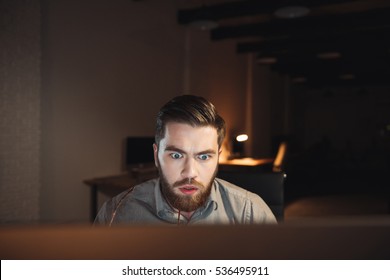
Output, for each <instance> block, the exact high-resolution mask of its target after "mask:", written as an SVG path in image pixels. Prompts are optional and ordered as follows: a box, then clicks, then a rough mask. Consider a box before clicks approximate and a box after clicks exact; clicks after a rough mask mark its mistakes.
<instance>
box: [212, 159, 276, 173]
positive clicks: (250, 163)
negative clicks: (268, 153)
mask: <svg viewBox="0 0 390 280" xmlns="http://www.w3.org/2000/svg"><path fill="white" fill-rule="evenodd" d="M273 162H274V159H273V158H260V159H255V158H237V159H230V160H225V161H220V162H219V170H221V171H248V172H264V171H271V170H272V165H273Z"/></svg>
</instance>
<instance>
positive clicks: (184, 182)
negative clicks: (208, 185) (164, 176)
mask: <svg viewBox="0 0 390 280" xmlns="http://www.w3.org/2000/svg"><path fill="white" fill-rule="evenodd" d="M190 180H191V183H190V184H191V185H193V186H195V187H198V188H204V185H203V184H202V183H200V182H198V181H196V180H194V179H189V178H184V179H183V180H180V181H177V182H175V183H174V184H173V187H181V186H184V185H188V182H189V181H190Z"/></svg>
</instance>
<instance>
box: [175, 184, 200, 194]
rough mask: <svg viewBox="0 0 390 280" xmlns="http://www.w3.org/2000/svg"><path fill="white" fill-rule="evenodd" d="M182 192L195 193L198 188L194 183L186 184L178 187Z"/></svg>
mask: <svg viewBox="0 0 390 280" xmlns="http://www.w3.org/2000/svg"><path fill="white" fill-rule="evenodd" d="M178 189H179V190H180V192H181V193H183V194H186V195H191V194H194V193H196V192H197V191H198V188H197V187H195V186H192V185H185V186H181V187H179V188H178Z"/></svg>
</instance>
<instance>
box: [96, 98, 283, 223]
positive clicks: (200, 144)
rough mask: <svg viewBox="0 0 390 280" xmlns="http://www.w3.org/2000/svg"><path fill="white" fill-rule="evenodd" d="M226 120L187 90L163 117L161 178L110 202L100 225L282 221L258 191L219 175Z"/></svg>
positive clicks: (158, 152) (157, 148)
mask: <svg viewBox="0 0 390 280" xmlns="http://www.w3.org/2000/svg"><path fill="white" fill-rule="evenodd" d="M225 133H226V128H225V121H224V120H223V119H222V117H221V116H219V115H218V113H217V111H216V109H215V107H214V105H213V104H211V103H210V102H208V101H207V100H205V99H204V98H202V97H198V96H192V95H183V96H178V97H175V98H173V99H172V100H171V101H169V102H168V103H167V104H165V105H164V106H163V107H162V108H161V110H160V112H159V114H158V116H157V124H156V135H155V144H154V145H153V149H154V159H155V165H156V167H157V168H158V171H159V175H160V176H159V178H158V179H154V180H150V181H147V182H145V183H142V184H140V185H137V186H135V187H134V188H131V189H129V190H128V191H126V192H123V193H121V194H119V195H118V196H116V197H114V198H113V199H112V200H110V201H108V202H106V203H105V204H104V205H103V207H102V209H101V210H100V211H99V213H98V215H97V217H96V220H95V223H96V224H108V225H112V224H135V223H137V224H141V223H142V224H150V223H153V224H167V223H168V224H188V225H192V224H193V225H196V224H262V223H276V219H275V217H274V215H273V214H272V212H271V210H270V209H269V207H268V206H267V205H266V204H265V202H264V201H263V200H262V199H261V198H260V197H259V196H258V195H256V194H253V193H251V192H248V191H246V190H244V189H242V188H239V187H237V186H235V185H233V184H231V183H228V182H226V181H223V180H221V179H217V178H216V175H217V171H218V158H219V155H220V153H221V151H222V148H221V147H222V142H223V140H224V137H225Z"/></svg>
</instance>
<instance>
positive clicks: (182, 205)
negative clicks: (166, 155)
mask: <svg viewBox="0 0 390 280" xmlns="http://www.w3.org/2000/svg"><path fill="white" fill-rule="evenodd" d="M157 168H158V172H159V174H160V183H161V192H162V193H163V195H164V197H165V199H166V200H167V202H168V203H169V205H171V206H172V207H173V208H175V209H177V210H180V211H184V212H192V211H195V210H196V209H198V208H199V207H201V206H202V205H204V204H205V202H206V200H207V198H208V197H209V196H210V193H211V187H212V185H213V182H214V179H215V177H216V176H217V172H218V165H217V166H216V167H215V170H214V173H213V175H212V176H211V179H210V181H209V182H208V183H207V184H206V185H203V184H202V183H200V182H198V181H196V180H194V179H191V185H194V186H195V187H197V188H198V191H197V192H196V193H195V194H194V195H184V194H183V195H180V194H177V193H175V192H174V189H175V188H178V187H180V186H183V185H186V184H188V182H189V178H184V179H183V180H180V181H177V182H175V183H173V185H171V184H169V183H168V180H167V178H166V176H165V174H164V172H163V171H162V169H161V167H160V163H159V164H158V166H157Z"/></svg>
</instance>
